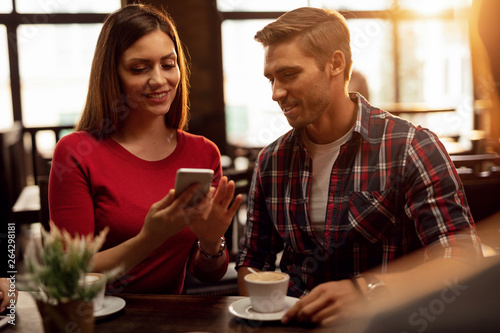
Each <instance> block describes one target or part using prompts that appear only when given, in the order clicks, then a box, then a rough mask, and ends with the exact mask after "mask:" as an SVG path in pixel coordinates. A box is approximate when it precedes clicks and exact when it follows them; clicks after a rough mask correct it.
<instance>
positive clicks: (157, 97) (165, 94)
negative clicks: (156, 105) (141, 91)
mask: <svg viewBox="0 0 500 333" xmlns="http://www.w3.org/2000/svg"><path fill="white" fill-rule="evenodd" d="M145 96H146V97H149V98H152V99H161V98H163V97H165V96H167V93H166V92H161V93H154V94H145Z"/></svg>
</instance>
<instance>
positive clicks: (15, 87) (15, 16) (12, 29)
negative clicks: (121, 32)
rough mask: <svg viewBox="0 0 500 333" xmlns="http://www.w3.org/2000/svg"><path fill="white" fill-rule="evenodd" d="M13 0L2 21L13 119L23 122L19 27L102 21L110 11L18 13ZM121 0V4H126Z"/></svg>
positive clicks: (2, 14) (0, 21)
mask: <svg viewBox="0 0 500 333" xmlns="http://www.w3.org/2000/svg"><path fill="white" fill-rule="evenodd" d="M11 1H12V12H11V13H0V23H1V24H4V25H5V26H6V28H7V29H6V30H7V48H8V58H9V71H10V73H9V77H10V86H11V98H12V113H13V121H14V122H16V121H19V122H21V124H24V122H23V112H22V103H21V76H20V71H19V52H18V51H19V47H18V34H17V28H18V27H19V26H20V25H30V24H74V23H76V24H89V23H102V22H104V20H105V19H106V17H107V16H108V15H109V13H18V12H17V11H16V3H15V0H11ZM126 3H127V1H126V0H121V6H123V5H124V4H126Z"/></svg>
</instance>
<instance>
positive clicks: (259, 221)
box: [236, 153, 283, 271]
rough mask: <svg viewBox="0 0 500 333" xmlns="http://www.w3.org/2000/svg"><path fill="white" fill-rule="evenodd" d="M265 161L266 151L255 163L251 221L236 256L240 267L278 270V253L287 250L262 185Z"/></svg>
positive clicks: (248, 220)
mask: <svg viewBox="0 0 500 333" xmlns="http://www.w3.org/2000/svg"><path fill="white" fill-rule="evenodd" d="M261 162H262V153H261V154H260V155H259V158H257V162H256V163H255V169H254V173H253V177H252V183H251V186H250V191H249V199H248V214H247V222H246V224H245V230H244V235H243V240H242V243H241V245H240V249H239V253H238V258H237V260H236V269H238V268H239V267H241V266H250V267H255V268H257V269H260V270H266V271H267V270H271V271H274V270H275V269H276V254H277V253H278V252H280V251H281V250H283V239H282V238H281V237H280V235H279V234H278V232H277V231H276V228H275V227H274V224H273V220H272V216H271V213H270V211H269V209H268V205H266V196H265V193H264V191H263V189H262V181H263V180H262V178H261V170H260V164H261ZM267 181H270V180H269V179H268V180H267ZM270 200H272V199H270Z"/></svg>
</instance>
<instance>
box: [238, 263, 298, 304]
mask: <svg viewBox="0 0 500 333" xmlns="http://www.w3.org/2000/svg"><path fill="white" fill-rule="evenodd" d="M289 281H290V276H289V275H288V274H286V273H281V272H258V273H252V274H247V275H245V283H246V286H247V291H248V295H249V296H250V304H251V305H252V309H253V310H254V311H257V312H262V313H269V312H279V311H281V310H283V309H284V308H285V299H286V294H287V291H288V282H289Z"/></svg>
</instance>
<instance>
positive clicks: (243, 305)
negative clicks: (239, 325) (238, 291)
mask: <svg viewBox="0 0 500 333" xmlns="http://www.w3.org/2000/svg"><path fill="white" fill-rule="evenodd" d="M298 300H299V299H298V298H295V297H290V296H287V297H286V298H285V308H284V309H283V310H282V311H279V312H271V313H261V312H257V311H254V310H253V309H252V306H251V305H250V298H249V297H246V298H243V299H240V300H237V301H236V302H233V303H232V304H231V305H229V312H231V313H232V314H233V315H235V316H236V317H240V318H243V319H249V320H261V321H271V320H280V319H281V317H283V315H284V314H285V313H286V312H287V311H288V309H290V308H291V307H292V306H293V305H294V304H295V303H296V302H297V301H298Z"/></svg>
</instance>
